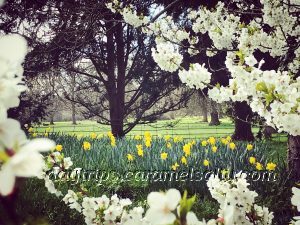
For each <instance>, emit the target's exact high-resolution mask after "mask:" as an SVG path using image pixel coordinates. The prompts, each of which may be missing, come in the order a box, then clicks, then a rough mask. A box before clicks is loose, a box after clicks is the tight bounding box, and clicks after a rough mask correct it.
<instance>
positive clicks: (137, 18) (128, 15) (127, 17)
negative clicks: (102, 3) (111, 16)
mask: <svg viewBox="0 0 300 225" xmlns="http://www.w3.org/2000/svg"><path fill="white" fill-rule="evenodd" d="M106 7H107V8H108V9H110V10H111V11H112V12H113V13H115V12H117V11H118V12H120V13H122V15H123V18H124V21H125V22H126V23H127V24H130V25H131V26H133V27H140V26H142V25H145V24H147V23H148V22H149V19H148V17H145V16H143V15H138V14H137V12H136V11H135V10H134V9H133V8H131V7H130V5H129V6H128V7H125V8H123V7H122V3H121V2H118V1H117V0H114V1H112V2H109V3H107V4H106Z"/></svg>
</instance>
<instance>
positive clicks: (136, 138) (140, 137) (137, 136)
mask: <svg viewBox="0 0 300 225" xmlns="http://www.w3.org/2000/svg"><path fill="white" fill-rule="evenodd" d="M134 140H137V141H138V140H142V136H141V135H135V136H134Z"/></svg>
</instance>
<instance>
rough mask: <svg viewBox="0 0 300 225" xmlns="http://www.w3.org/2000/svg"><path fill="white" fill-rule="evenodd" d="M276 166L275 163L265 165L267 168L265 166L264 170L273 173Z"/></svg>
mask: <svg viewBox="0 0 300 225" xmlns="http://www.w3.org/2000/svg"><path fill="white" fill-rule="evenodd" d="M276 166H277V165H276V164H275V163H272V162H271V163H267V166H266V169H267V170H269V171H273V170H275V169H276Z"/></svg>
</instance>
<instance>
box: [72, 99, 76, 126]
mask: <svg viewBox="0 0 300 225" xmlns="http://www.w3.org/2000/svg"><path fill="white" fill-rule="evenodd" d="M71 104H72V124H73V125H76V124H77V123H76V108H75V103H74V102H71Z"/></svg>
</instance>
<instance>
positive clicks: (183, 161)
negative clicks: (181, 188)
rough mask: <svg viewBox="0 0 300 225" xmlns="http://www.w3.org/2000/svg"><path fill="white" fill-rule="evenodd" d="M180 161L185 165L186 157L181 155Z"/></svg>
mask: <svg viewBox="0 0 300 225" xmlns="http://www.w3.org/2000/svg"><path fill="white" fill-rule="evenodd" d="M181 163H182V164H184V165H187V159H186V157H185V156H182V157H181Z"/></svg>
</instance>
